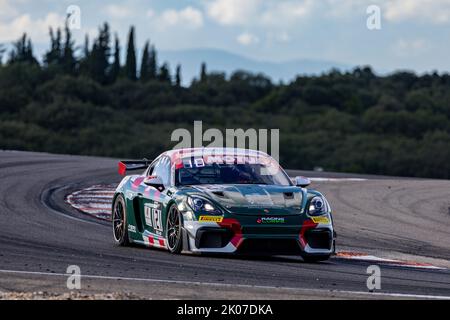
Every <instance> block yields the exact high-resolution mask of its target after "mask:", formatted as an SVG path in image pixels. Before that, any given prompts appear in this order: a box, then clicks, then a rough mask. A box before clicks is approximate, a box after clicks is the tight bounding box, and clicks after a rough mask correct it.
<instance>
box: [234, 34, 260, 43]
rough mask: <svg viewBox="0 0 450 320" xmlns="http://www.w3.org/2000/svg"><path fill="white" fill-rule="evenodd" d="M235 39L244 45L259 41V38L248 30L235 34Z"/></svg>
mask: <svg viewBox="0 0 450 320" xmlns="http://www.w3.org/2000/svg"><path fill="white" fill-rule="evenodd" d="M236 40H237V42H239V43H240V44H242V45H244V46H248V45H252V44H257V43H259V38H258V37H257V36H255V35H254V34H251V33H249V32H244V33H241V34H240V35H239V36H237V38H236Z"/></svg>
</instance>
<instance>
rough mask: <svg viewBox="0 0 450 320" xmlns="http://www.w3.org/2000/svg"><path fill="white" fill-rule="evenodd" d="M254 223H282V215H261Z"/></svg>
mask: <svg viewBox="0 0 450 320" xmlns="http://www.w3.org/2000/svg"><path fill="white" fill-rule="evenodd" d="M256 223H259V224H280V223H284V218H283V217H262V218H258V220H256Z"/></svg>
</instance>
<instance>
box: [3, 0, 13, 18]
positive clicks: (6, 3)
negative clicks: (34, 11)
mask: <svg viewBox="0 0 450 320" xmlns="http://www.w3.org/2000/svg"><path fill="white" fill-rule="evenodd" d="M15 15H17V10H16V8H15V7H14V6H13V5H12V4H11V1H10V0H0V17H12V16H15Z"/></svg>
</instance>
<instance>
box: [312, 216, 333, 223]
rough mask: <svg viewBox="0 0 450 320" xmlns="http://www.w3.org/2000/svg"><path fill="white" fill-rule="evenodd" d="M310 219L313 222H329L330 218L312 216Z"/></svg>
mask: <svg viewBox="0 0 450 320" xmlns="http://www.w3.org/2000/svg"><path fill="white" fill-rule="evenodd" d="M311 219H312V221H313V222H314V223H323V224H327V223H330V219H328V217H312V218H311Z"/></svg>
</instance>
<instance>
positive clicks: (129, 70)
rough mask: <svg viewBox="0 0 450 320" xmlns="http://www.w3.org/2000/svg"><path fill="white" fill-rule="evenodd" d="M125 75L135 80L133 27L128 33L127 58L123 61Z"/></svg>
mask: <svg viewBox="0 0 450 320" xmlns="http://www.w3.org/2000/svg"><path fill="white" fill-rule="evenodd" d="M125 75H126V76H127V78H128V79H130V80H133V81H134V80H136V78H137V77H136V50H135V46H134V27H133V26H132V27H131V28H130V32H129V34H128V47H127V60H126V63H125Z"/></svg>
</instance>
